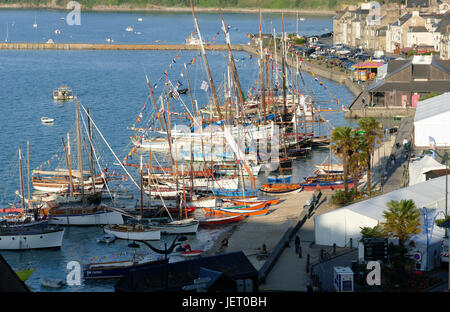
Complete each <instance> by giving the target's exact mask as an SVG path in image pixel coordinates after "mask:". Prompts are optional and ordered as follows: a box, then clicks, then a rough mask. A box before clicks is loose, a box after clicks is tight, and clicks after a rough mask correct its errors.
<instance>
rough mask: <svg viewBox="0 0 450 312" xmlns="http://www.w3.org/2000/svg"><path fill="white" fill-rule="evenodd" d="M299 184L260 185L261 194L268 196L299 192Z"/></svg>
mask: <svg viewBox="0 0 450 312" xmlns="http://www.w3.org/2000/svg"><path fill="white" fill-rule="evenodd" d="M301 188H302V186H301V185H300V184H297V183H294V184H262V187H261V188H260V190H261V192H264V193H270V194H287V193H294V192H298V191H301Z"/></svg>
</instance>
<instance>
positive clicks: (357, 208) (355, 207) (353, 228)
mask: <svg viewBox="0 0 450 312" xmlns="http://www.w3.org/2000/svg"><path fill="white" fill-rule="evenodd" d="M402 199H412V200H414V203H415V204H416V207H417V208H422V207H426V208H427V209H432V208H435V209H436V213H435V215H438V218H443V213H444V211H445V208H444V206H445V205H444V203H445V176H442V177H438V178H436V179H430V180H428V181H425V182H421V183H417V184H415V185H412V186H408V187H405V188H402V189H399V190H396V191H393V192H390V193H387V194H383V195H380V196H377V197H374V198H371V199H368V200H366V201H362V202H358V203H355V204H352V205H349V206H346V207H343V208H340V209H336V210H333V211H330V212H327V213H323V214H320V215H317V216H315V217H314V224H315V225H314V232H315V243H316V244H318V245H326V246H332V245H333V244H334V243H336V245H337V246H339V247H348V246H350V239H352V245H353V246H354V247H356V246H357V245H358V242H359V240H360V239H361V227H366V226H368V227H373V226H375V225H377V224H379V223H381V222H384V221H385V219H384V217H383V212H384V211H385V210H387V209H388V207H387V205H386V204H387V203H388V202H389V201H391V200H398V201H399V200H402ZM449 202H450V201H449ZM422 224H423V221H422ZM428 234H429V235H428V238H429V239H428V246H429V253H428V254H429V255H430V256H428V257H427V256H426V255H427V252H426V249H427V248H426V246H427V235H426V233H425V231H423V232H422V233H420V234H418V235H416V236H415V237H413V238H412V240H414V242H415V244H416V249H417V250H419V251H420V252H421V253H422V254H423V258H424V259H426V258H430V259H429V263H428V265H429V266H428V269H432V268H433V267H434V265H435V264H434V263H435V262H436V260H435V258H434V257H436V256H439V251H438V252H437V255H435V254H434V251H435V250H437V249H439V248H440V242H441V241H442V238H443V235H444V230H443V229H441V228H439V227H437V226H434V227H433V229H432V231H431V230H429V233H428ZM422 265H423V267H426V265H427V263H426V260H425V261H424V262H423V263H422Z"/></svg>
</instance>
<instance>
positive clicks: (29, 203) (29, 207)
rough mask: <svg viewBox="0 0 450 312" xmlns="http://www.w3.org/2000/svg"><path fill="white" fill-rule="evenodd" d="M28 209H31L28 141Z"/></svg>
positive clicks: (28, 148)
mask: <svg viewBox="0 0 450 312" xmlns="http://www.w3.org/2000/svg"><path fill="white" fill-rule="evenodd" d="M27 171H28V209H31V208H32V207H31V174H30V142H29V141H27Z"/></svg>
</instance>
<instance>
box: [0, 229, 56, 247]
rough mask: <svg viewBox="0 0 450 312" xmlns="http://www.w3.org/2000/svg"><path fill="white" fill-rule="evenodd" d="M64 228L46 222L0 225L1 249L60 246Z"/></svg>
mask: <svg viewBox="0 0 450 312" xmlns="http://www.w3.org/2000/svg"><path fill="white" fill-rule="evenodd" d="M63 236H64V229H63V228H60V227H57V226H51V225H49V224H46V223H41V224H34V225H29V226H14V227H11V226H8V225H4V226H0V250H26V249H43V248H60V247H61V246H62V240H63Z"/></svg>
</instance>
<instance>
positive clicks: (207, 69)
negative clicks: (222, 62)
mask: <svg viewBox="0 0 450 312" xmlns="http://www.w3.org/2000/svg"><path fill="white" fill-rule="evenodd" d="M190 1H191V8H192V15H193V16H194V22H195V28H196V30H197V35H198V39H199V40H200V47H201V52H202V56H203V60H204V61H205V66H206V72H207V74H208V78H209V84H210V85H211V91H212V93H213V96H214V102H215V104H216V108H217V114H218V116H219V120H222V113H221V111H220V106H219V100H218V99H217V93H216V88H215V87H214V82H213V79H212V76H211V70H210V69H209V64H208V59H207V57H206V52H205V48H204V47H203V39H202V35H201V34H200V28H199V27H198V22H197V16H196V14H195V9H194V4H193V3H192V0H190Z"/></svg>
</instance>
